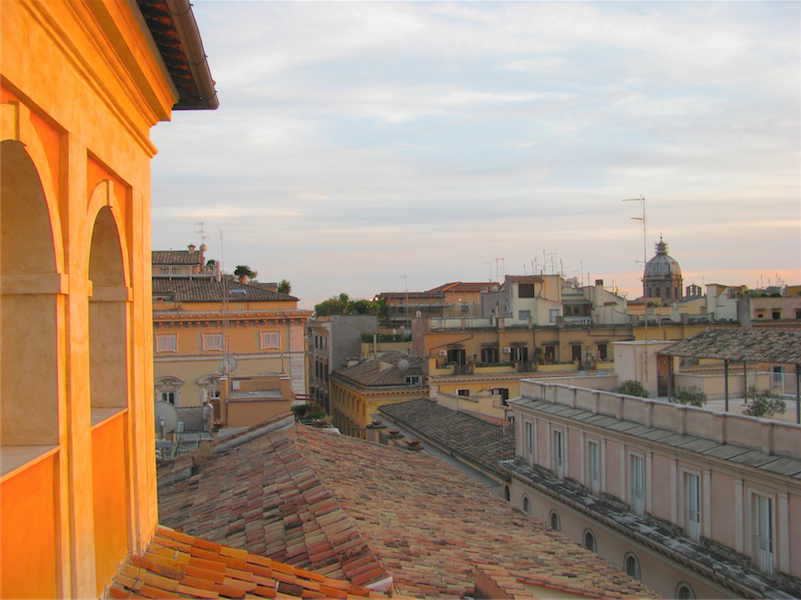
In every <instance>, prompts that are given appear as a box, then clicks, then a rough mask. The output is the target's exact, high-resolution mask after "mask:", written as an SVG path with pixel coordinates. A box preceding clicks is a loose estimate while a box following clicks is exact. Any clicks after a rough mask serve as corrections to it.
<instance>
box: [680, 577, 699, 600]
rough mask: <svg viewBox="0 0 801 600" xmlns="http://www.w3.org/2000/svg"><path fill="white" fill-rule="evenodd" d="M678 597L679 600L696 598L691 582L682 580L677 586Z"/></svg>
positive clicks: (693, 599)
mask: <svg viewBox="0 0 801 600" xmlns="http://www.w3.org/2000/svg"><path fill="white" fill-rule="evenodd" d="M676 598H678V600H695V592H694V591H693V588H691V587H690V584H689V583H687V582H685V581H682V582H680V583H679V585H677V586H676Z"/></svg>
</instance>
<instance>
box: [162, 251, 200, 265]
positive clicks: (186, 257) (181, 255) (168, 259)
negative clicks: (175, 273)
mask: <svg viewBox="0 0 801 600" xmlns="http://www.w3.org/2000/svg"><path fill="white" fill-rule="evenodd" d="M151 263H152V264H154V265H202V264H203V253H202V252H201V251H200V250H153V252H152V253H151Z"/></svg>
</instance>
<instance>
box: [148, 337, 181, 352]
mask: <svg viewBox="0 0 801 600" xmlns="http://www.w3.org/2000/svg"><path fill="white" fill-rule="evenodd" d="M154 338H155V342H156V352H178V334H177V333H157V334H156V335H155V336H154Z"/></svg>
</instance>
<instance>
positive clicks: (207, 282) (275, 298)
mask: <svg viewBox="0 0 801 600" xmlns="http://www.w3.org/2000/svg"><path fill="white" fill-rule="evenodd" d="M224 288H227V290H228V298H229V300H233V301H236V302H289V301H296V300H297V298H295V297H294V296H290V295H288V294H280V293H278V292H272V291H270V290H265V289H263V288H260V287H257V286H255V285H249V284H247V283H239V282H238V281H235V280H234V279H232V278H230V277H229V278H228V279H227V281H225V282H223V281H217V280H216V279H214V278H213V277H201V278H189V277H173V278H166V277H154V278H153V294H154V295H157V294H171V295H172V296H173V299H174V300H175V301H176V302H222V299H223V290H224ZM237 290H239V291H237Z"/></svg>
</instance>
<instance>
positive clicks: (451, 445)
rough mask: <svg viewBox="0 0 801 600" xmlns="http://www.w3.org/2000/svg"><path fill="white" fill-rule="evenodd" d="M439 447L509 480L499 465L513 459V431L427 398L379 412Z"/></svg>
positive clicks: (389, 405) (399, 404) (385, 408)
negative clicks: (502, 461)
mask: <svg viewBox="0 0 801 600" xmlns="http://www.w3.org/2000/svg"><path fill="white" fill-rule="evenodd" d="M378 410H379V411H380V412H381V413H383V414H386V415H387V417H389V418H390V419H392V420H393V421H395V422H397V423H398V424H399V425H403V426H405V427H407V428H409V429H411V430H412V431H414V432H415V435H419V436H421V437H424V438H426V439H429V440H431V441H432V442H434V443H435V444H437V446H440V447H442V448H445V449H446V450H448V451H450V452H451V453H454V454H459V455H461V456H462V457H464V458H466V459H467V460H469V461H470V462H472V463H473V464H476V465H478V466H480V467H482V468H484V469H487V470H489V471H491V472H493V473H496V474H498V475H500V476H501V477H503V478H506V477H507V473H506V470H505V469H503V468H502V467H501V466H500V465H499V464H498V462H499V461H501V460H510V459H512V458H514V451H513V448H514V429H513V428H510V427H503V426H501V425H499V424H498V423H493V422H490V421H487V420H485V419H482V418H480V417H477V416H474V415H471V414H467V413H464V412H459V411H455V410H452V409H450V408H447V407H445V406H442V405H441V404H438V403H437V402H435V401H433V400H429V399H428V398H420V399H418V400H409V401H407V402H400V403H397V404H388V405H385V406H381V407H380V408H379V409H378Z"/></svg>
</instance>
